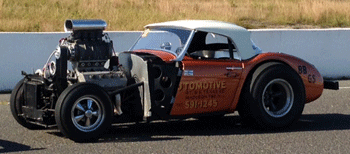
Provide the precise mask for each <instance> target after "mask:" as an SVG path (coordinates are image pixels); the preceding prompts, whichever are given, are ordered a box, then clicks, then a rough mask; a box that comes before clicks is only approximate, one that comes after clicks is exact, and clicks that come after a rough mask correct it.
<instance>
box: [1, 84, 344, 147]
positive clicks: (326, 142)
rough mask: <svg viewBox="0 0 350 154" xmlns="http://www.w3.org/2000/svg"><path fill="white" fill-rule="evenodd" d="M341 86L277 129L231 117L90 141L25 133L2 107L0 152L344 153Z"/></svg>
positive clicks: (114, 132)
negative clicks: (266, 129)
mask: <svg viewBox="0 0 350 154" xmlns="http://www.w3.org/2000/svg"><path fill="white" fill-rule="evenodd" d="M340 85H341V87H344V88H341V89H340V90H339V91H333V90H325V91H324V93H323V95H322V96H321V98H319V99H318V100H316V101H314V102H312V103H310V104H307V105H306V106H305V109H304V112H303V115H302V117H301V118H300V120H299V121H298V122H297V123H296V124H295V125H293V126H291V127H289V128H287V129H284V130H281V131H261V130H256V129H253V128H250V127H247V126H244V125H243V126H242V125H241V124H240V118H239V116H238V115H237V114H233V115H227V116H225V117H223V118H221V119H219V120H216V121H198V120H194V119H192V120H186V121H170V122H161V121H158V122H152V123H150V124H147V123H141V124H137V125H135V124H123V125H114V126H113V128H112V129H111V131H110V132H108V133H107V134H106V135H104V137H103V138H102V139H100V140H99V141H98V142H95V143H75V142H73V141H71V140H69V139H67V138H65V137H63V136H62V134H61V133H60V132H59V131H58V130H56V129H50V130H27V129H25V128H23V127H21V126H20V125H19V124H17V123H16V122H15V120H14V119H13V117H12V115H11V113H10V109H9V105H7V103H2V105H0V115H1V118H0V153H8V152H11V153H349V151H350V97H349V93H350V81H343V82H341V83H340ZM6 99H8V96H6V95H0V101H1V102H4V101H6Z"/></svg>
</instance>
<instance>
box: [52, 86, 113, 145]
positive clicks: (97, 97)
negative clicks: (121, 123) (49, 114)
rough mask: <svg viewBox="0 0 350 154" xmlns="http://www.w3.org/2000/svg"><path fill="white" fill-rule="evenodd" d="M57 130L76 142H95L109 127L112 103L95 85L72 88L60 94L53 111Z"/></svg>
mask: <svg viewBox="0 0 350 154" xmlns="http://www.w3.org/2000/svg"><path fill="white" fill-rule="evenodd" d="M55 110H56V111H55V118H56V123H57V126H58V128H59V129H60V131H61V132H62V133H63V134H64V135H65V136H67V137H68V138H70V139H72V140H74V141H77V142H87V141H93V140H96V139H98V138H99V137H100V136H101V135H102V134H103V133H104V131H106V129H107V128H108V127H109V126H110V125H111V119H112V113H113V112H112V103H111V101H110V99H109V96H108V95H107V93H106V92H105V91H104V90H103V89H102V88H101V87H99V86H97V85H94V84H89V83H80V84H76V85H73V86H71V87H69V88H67V89H66V90H64V91H63V92H62V94H61V95H60V97H59V99H58V101H57V104H56V109H55Z"/></svg>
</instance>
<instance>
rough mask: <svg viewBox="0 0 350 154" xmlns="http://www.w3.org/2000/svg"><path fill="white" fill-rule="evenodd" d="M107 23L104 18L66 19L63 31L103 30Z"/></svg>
mask: <svg viewBox="0 0 350 154" xmlns="http://www.w3.org/2000/svg"><path fill="white" fill-rule="evenodd" d="M106 27H107V23H106V22H105V21H104V20H101V19H96V20H73V19H68V20H66V22H65V23H64V31H65V32H73V31H76V30H105V29H106Z"/></svg>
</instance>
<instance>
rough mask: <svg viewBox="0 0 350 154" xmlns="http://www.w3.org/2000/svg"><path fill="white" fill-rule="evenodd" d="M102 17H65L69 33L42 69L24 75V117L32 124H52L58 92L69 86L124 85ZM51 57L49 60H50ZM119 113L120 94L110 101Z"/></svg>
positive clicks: (110, 87)
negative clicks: (88, 18)
mask: <svg viewBox="0 0 350 154" xmlns="http://www.w3.org/2000/svg"><path fill="white" fill-rule="evenodd" d="M106 26H107V24H106V22H104V21H103V20H67V21H66V22H65V31H66V32H71V35H70V36H69V37H67V38H63V39H61V40H60V41H59V45H58V47H57V48H56V50H54V51H53V52H52V54H51V56H50V57H49V59H48V61H47V63H46V64H45V65H44V67H43V69H39V70H37V71H36V73H35V74H34V75H27V74H26V73H24V72H23V73H22V74H23V75H25V76H26V77H25V78H26V79H25V80H24V84H23V85H24V86H23V93H24V96H23V97H24V98H23V99H24V102H25V104H23V106H22V111H23V116H24V118H25V119H26V120H27V121H29V122H32V123H35V124H39V125H40V124H41V125H42V124H44V125H46V126H49V125H51V124H54V123H55V122H54V121H55V120H54V108H55V104H56V101H57V99H58V97H59V96H60V94H61V93H62V92H63V91H64V90H65V89H66V88H67V87H68V86H70V85H73V84H76V83H81V82H88V83H94V84H97V85H99V86H101V87H102V88H103V89H105V90H106V91H112V90H116V89H119V88H122V87H125V86H126V84H127V79H126V76H125V75H124V73H123V72H122V71H120V70H119V68H118V57H117V56H116V53H115V52H114V49H113V42H112V41H111V40H110V38H109V36H108V34H107V33H103V30H104V29H105V27H106ZM50 60H51V62H49V61H50ZM113 101H114V104H115V107H116V110H117V114H121V113H122V112H121V109H120V95H119V94H115V99H114V100H113Z"/></svg>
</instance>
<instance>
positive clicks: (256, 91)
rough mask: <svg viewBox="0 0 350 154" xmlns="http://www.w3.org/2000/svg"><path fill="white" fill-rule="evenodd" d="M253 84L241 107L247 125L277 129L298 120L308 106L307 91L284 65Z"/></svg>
mask: <svg viewBox="0 0 350 154" xmlns="http://www.w3.org/2000/svg"><path fill="white" fill-rule="evenodd" d="M252 82H253V83H252V85H249V88H248V87H246V88H245V89H246V91H244V93H246V94H245V96H246V97H247V98H246V101H245V102H241V103H243V104H240V106H239V110H241V111H240V112H239V113H240V114H241V113H242V117H243V120H245V121H244V122H246V123H257V124H258V125H259V126H260V127H261V128H263V129H274V128H280V127H285V126H288V125H290V124H292V123H293V122H295V121H297V120H298V119H299V117H300V115H301V114H302V111H303V109H304V105H305V90H304V84H303V82H302V80H301V79H300V77H299V75H298V74H297V73H296V72H295V71H294V70H293V69H291V68H289V67H287V66H285V65H282V64H278V65H273V66H270V67H268V68H266V69H265V70H264V71H263V72H261V74H260V75H258V76H257V78H256V80H255V81H252ZM246 86H247V85H246ZM250 87H251V88H250ZM246 120H249V121H248V122H247V121H246Z"/></svg>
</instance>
